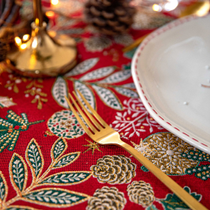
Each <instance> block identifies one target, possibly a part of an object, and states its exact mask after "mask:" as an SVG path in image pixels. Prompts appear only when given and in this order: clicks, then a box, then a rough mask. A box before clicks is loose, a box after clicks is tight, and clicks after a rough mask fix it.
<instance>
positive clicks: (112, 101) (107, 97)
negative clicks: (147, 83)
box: [92, 85, 123, 110]
mask: <svg viewBox="0 0 210 210" xmlns="http://www.w3.org/2000/svg"><path fill="white" fill-rule="evenodd" d="M92 87H93V88H94V89H95V91H96V92H97V93H98V95H99V97H100V98H101V100H102V101H103V102H104V103H105V104H106V105H107V106H109V107H111V108H113V109H116V110H123V106H122V104H121V103H120V100H119V99H118V98H117V96H116V95H115V94H114V93H113V92H112V91H110V90H108V89H106V88H103V87H99V86H97V85H92Z"/></svg>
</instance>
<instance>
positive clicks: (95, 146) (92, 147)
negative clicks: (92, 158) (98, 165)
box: [82, 139, 102, 155]
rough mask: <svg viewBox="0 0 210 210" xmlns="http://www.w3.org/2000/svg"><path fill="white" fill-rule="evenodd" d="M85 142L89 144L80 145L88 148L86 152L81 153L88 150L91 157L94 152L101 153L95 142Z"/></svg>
mask: <svg viewBox="0 0 210 210" xmlns="http://www.w3.org/2000/svg"><path fill="white" fill-rule="evenodd" d="M86 141H87V142H89V143H90V144H86V145H82V146H84V147H89V148H88V149H87V150H85V151H84V152H83V153H85V152H87V151H89V150H92V155H93V154H94V152H95V150H98V151H99V152H102V151H101V150H100V149H99V144H98V143H96V142H91V141H89V140H87V139H86Z"/></svg>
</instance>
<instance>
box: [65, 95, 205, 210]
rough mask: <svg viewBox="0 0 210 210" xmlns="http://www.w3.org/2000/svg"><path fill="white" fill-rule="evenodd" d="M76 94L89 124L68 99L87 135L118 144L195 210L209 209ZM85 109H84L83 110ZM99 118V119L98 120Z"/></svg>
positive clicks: (79, 105) (79, 110)
mask: <svg viewBox="0 0 210 210" xmlns="http://www.w3.org/2000/svg"><path fill="white" fill-rule="evenodd" d="M73 93H74V96H75V98H76V100H75V99H74V98H73V97H72V95H71V94H69V97H70V98H71V101H72V102H73V105H74V107H76V109H77V111H78V112H79V113H80V115H81V116H82V118H83V119H84V121H85V122H86V124H87V125H85V123H84V122H83V121H82V119H81V118H80V116H79V115H78V114H77V111H76V110H75V108H74V107H73V105H72V104H71V103H70V101H69V99H68V98H67V97H66V100H67V102H68V104H69V107H70V109H71V111H72V112H73V113H74V115H75V117H76V118H77V120H78V121H79V123H80V125H81V126H82V128H83V129H84V130H85V132H86V133H87V135H88V136H89V137H90V138H91V139H93V140H94V141H95V142H97V143H99V144H102V145H117V146H120V147H122V148H123V149H125V150H126V151H128V152H129V153H130V154H131V155H132V156H133V157H135V158H136V159H137V160H138V161H139V162H140V163H142V164H143V165H144V166H145V167H146V168H147V169H148V170H149V171H150V172H151V173H153V174H154V175H155V176H156V177H157V178H158V179H159V180H160V181H161V182H162V183H163V184H165V185H166V186H167V187H168V188H169V189H170V190H171V191H172V192H174V193H175V194H176V195H177V196H178V197H179V198H180V199H181V200H182V201H183V202H185V203H186V204H187V205H188V206H189V207H190V208H191V209H193V210H207V208H206V207H204V206H203V205H202V204H201V203H199V202H198V201H197V200H196V199H195V198H194V197H192V196H191V195H190V194H189V193H187V192H186V191H185V190H184V189H183V188H182V187H181V186H179V185H178V184H177V183H176V182H175V181H173V180H172V179H171V178H170V177H169V176H167V175H166V174H165V173H164V172H162V171H161V170H160V169H159V168H158V167H156V166H155V165H154V164H153V163H152V162H150V161H149V160H148V159H147V158H145V157H144V156H143V155H142V154H141V153H140V152H138V151H137V150H136V149H134V148H133V147H132V146H130V145H129V144H126V143H125V142H123V141H122V140H121V139H120V135H119V133H118V132H116V131H115V130H114V129H113V128H111V127H110V126H109V125H108V124H107V123H106V122H105V121H104V120H103V119H102V118H101V117H100V116H99V115H98V113H97V112H96V111H95V110H94V109H93V108H92V107H91V106H90V104H89V103H88V102H87V101H86V99H85V98H84V96H83V95H82V94H81V93H80V92H79V91H78V93H79V94H80V96H81V98H82V100H83V101H84V102H85V104H86V106H87V107H88V109H89V110H90V112H91V113H92V114H91V113H90V112H88V111H87V109H86V108H85V106H84V105H83V104H82V102H81V101H80V99H79V98H78V97H77V95H76V93H75V92H73ZM82 110H83V111H82ZM96 119H97V120H96ZM87 126H88V127H89V128H88V127H87Z"/></svg>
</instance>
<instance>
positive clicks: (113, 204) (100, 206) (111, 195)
mask: <svg viewBox="0 0 210 210" xmlns="http://www.w3.org/2000/svg"><path fill="white" fill-rule="evenodd" d="M125 204H126V199H125V198H124V194H123V193H122V192H119V191H118V189H117V188H116V187H110V188H109V187H107V186H104V187H102V188H101V189H97V190H96V191H95V193H94V194H93V197H92V198H91V199H90V200H89V201H88V206H87V208H86V210H122V209H123V208H124V206H125Z"/></svg>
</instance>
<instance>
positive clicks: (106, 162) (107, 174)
mask: <svg viewBox="0 0 210 210" xmlns="http://www.w3.org/2000/svg"><path fill="white" fill-rule="evenodd" d="M90 169H91V170H92V171H93V176H94V177H96V178H97V179H98V181H99V182H101V183H106V182H107V183H109V184H124V183H129V182H130V181H131V179H132V178H133V177H135V176H136V171H135V170H136V164H135V163H132V162H131V160H130V159H129V158H127V157H125V156H124V155H118V156H117V155H113V156H110V155H106V156H104V157H103V158H100V159H98V160H97V164H96V165H93V166H91V168H90Z"/></svg>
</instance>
